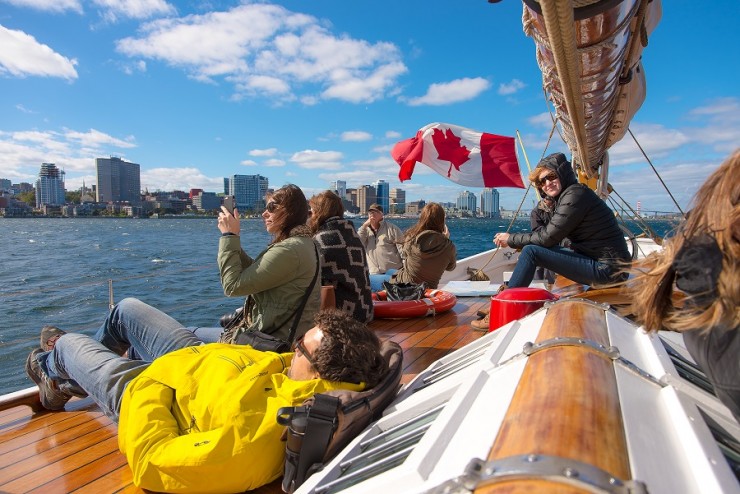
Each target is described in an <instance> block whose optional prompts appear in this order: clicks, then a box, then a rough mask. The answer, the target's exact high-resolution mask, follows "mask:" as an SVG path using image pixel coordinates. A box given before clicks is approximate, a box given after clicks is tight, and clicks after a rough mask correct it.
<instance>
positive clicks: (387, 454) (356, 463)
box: [313, 402, 447, 494]
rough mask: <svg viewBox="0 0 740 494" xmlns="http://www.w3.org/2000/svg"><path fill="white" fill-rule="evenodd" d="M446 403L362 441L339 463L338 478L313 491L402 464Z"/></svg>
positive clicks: (323, 493)
mask: <svg viewBox="0 0 740 494" xmlns="http://www.w3.org/2000/svg"><path fill="white" fill-rule="evenodd" d="M446 404H447V403H446V402H445V403H442V404H440V405H438V406H436V407H434V408H432V409H430V410H426V411H424V412H423V413H421V414H419V415H417V416H416V417H413V418H411V419H410V420H407V421H404V422H402V423H399V424H396V425H395V426H393V427H390V428H388V429H387V430H385V431H383V432H381V433H380V434H377V435H375V436H373V437H371V438H369V439H367V440H364V441H362V442H360V444H359V448H357V449H356V450H355V451H353V452H352V453H350V454H348V455H347V456H346V457H345V459H344V460H343V461H342V462H341V463H340V464H339V466H338V469H337V470H338V473H339V475H338V478H336V479H334V480H332V481H330V482H326V483H320V484H318V485H317V486H316V488H315V489H314V491H313V492H315V493H317V494H330V493H333V492H339V491H341V490H343V489H347V488H348V487H351V486H353V485H356V484H359V483H360V482H363V481H365V480H367V479H370V478H372V477H375V476H376V475H380V474H381V473H384V472H387V471H388V470H390V469H392V468H394V467H397V466H398V465H401V464H402V463H403V462H404V461H405V460H406V458H407V457H408V456H409V455H410V454H411V453H412V452H413V451H414V448H415V446H416V445H417V444H418V443H419V441H421V438H422V437H424V434H425V433H426V431H427V430H429V428H430V427H431V426H432V424H433V423H434V421H435V420H436V419H437V417H438V416H439V414H440V413H441V412H442V410H443V409H444V407H445V405H446Z"/></svg>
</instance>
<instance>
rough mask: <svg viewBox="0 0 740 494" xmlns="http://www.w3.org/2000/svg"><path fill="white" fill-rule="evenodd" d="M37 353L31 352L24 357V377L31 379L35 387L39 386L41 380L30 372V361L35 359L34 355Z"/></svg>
mask: <svg viewBox="0 0 740 494" xmlns="http://www.w3.org/2000/svg"><path fill="white" fill-rule="evenodd" d="M38 353H39V352H31V353H29V354H28V357H26V375H28V377H29V378H31V381H33V382H34V383H36V386H38V385H39V384H41V378H40V377H38V376H36V373H34V372H33V371H32V367H31V359H32V358H36V355H38Z"/></svg>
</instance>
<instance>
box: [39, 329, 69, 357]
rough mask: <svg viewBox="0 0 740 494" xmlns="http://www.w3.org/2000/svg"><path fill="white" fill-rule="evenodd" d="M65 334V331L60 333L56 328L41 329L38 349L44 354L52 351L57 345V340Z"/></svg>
mask: <svg viewBox="0 0 740 494" xmlns="http://www.w3.org/2000/svg"><path fill="white" fill-rule="evenodd" d="M65 334H67V332H66V331H62V330H61V329H59V328H57V327H56V326H44V327H43V328H41V338H40V346H39V348H41V350H43V351H45V352H50V351H52V350H53V349H54V345H56V343H57V340H58V339H59V338H60V337H61V336H62V335H65Z"/></svg>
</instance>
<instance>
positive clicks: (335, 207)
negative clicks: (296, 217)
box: [308, 190, 344, 233]
mask: <svg viewBox="0 0 740 494" xmlns="http://www.w3.org/2000/svg"><path fill="white" fill-rule="evenodd" d="M309 203H310V205H311V217H310V218H308V226H309V227H310V228H311V233H316V232H317V231H318V230H319V227H320V226H321V225H323V224H324V222H326V220H328V219H329V218H332V217H334V216H339V217H340V218H341V217H343V216H344V206H343V205H342V199H341V198H340V197H339V196H338V195H336V194H335V193H334V192H332V191H330V190H325V191H324V192H321V193H319V194H316V195H315V196H313V197H312V198H311V199H310V200H309Z"/></svg>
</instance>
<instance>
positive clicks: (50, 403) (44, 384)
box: [26, 348, 72, 410]
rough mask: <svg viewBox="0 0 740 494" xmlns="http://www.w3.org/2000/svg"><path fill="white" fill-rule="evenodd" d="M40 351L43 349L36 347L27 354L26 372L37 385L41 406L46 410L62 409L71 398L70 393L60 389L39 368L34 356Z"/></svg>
mask: <svg viewBox="0 0 740 494" xmlns="http://www.w3.org/2000/svg"><path fill="white" fill-rule="evenodd" d="M42 352H43V350H41V349H40V348H37V349H36V350H34V351H32V352H31V353H30V354H29V355H28V358H27V359H26V374H28V377H30V378H31V380H32V381H33V382H35V383H36V385H37V386H38V387H39V398H40V400H41V406H43V407H44V408H46V409H47V410H63V409H64V404H65V403H67V402H68V401H69V400H70V398H72V395H71V394H69V393H66V392H64V391H62V390H60V389H59V386H58V385H57V383H56V382H54V380H53V379H51V378H50V377H49V376H47V375H46V373H45V372H44V371H42V370H41V365H40V364H39V361H38V360H37V359H36V356H37V355H38V354H39V353H42Z"/></svg>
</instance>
